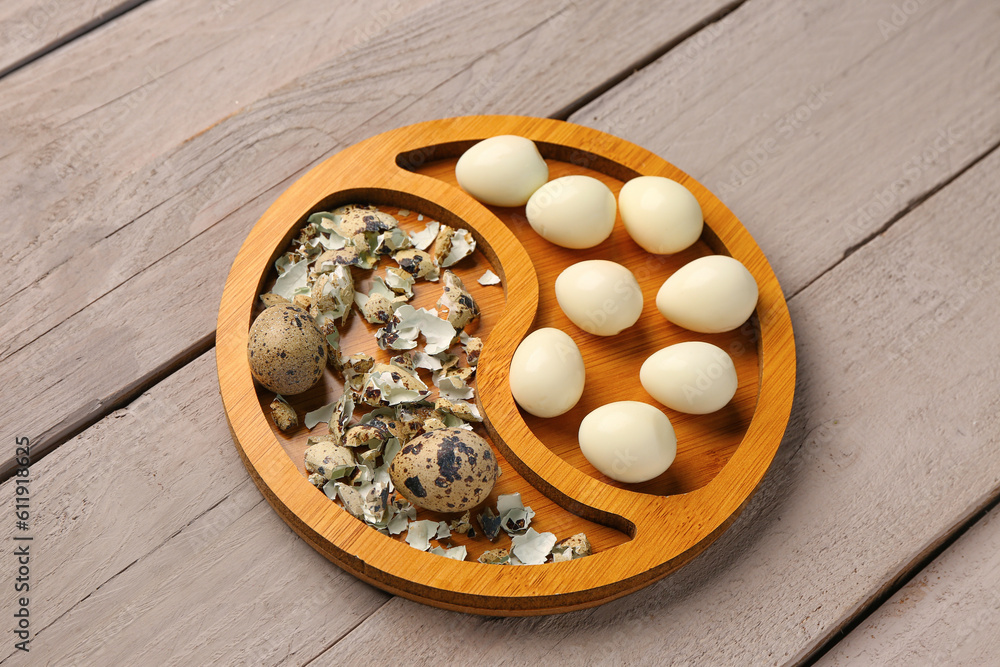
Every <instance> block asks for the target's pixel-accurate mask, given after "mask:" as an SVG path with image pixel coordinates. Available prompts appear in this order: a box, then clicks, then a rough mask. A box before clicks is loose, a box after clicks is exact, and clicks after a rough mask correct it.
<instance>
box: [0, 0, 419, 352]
mask: <svg viewBox="0 0 1000 667" xmlns="http://www.w3.org/2000/svg"><path fill="white" fill-rule="evenodd" d="M429 2H430V0H421V2H415V3H408V4H407V5H406V6H405V7H404V6H403V5H402V3H399V2H396V0H376V1H375V2H372V3H366V4H365V5H364V6H358V5H357V4H347V5H346V6H345V7H343V8H341V9H340V10H339V11H337V12H336V14H335V15H334V14H332V13H331V14H330V15H329V16H327V17H325V18H324V19H323V20H318V18H317V16H316V9H315V5H314V3H312V2H308V1H307V0H298V1H296V2H290V3H286V4H284V5H283V6H282V8H281V9H280V10H278V9H277V8H275V7H274V5H273V3H269V2H265V1H263V0H239V1H238V2H235V1H234V2H229V1H228V0H220V1H219V2H216V3H214V4H206V3H202V2H191V1H187V0H185V1H182V2H151V3H148V4H147V5H145V6H143V7H140V8H138V9H136V10H135V11H134V12H132V13H130V14H128V15H126V16H124V17H122V18H121V19H120V20H118V21H115V22H114V23H113V24H111V25H109V26H106V27H105V28H104V29H103V30H102V31H101V34H100V35H94V36H93V38H91V39H84V40H81V41H79V42H77V43H74V44H71V45H68V46H67V47H66V48H65V49H63V50H60V51H59V53H55V54H52V55H51V56H50V57H47V58H44V59H42V60H41V61H39V62H37V63H35V64H33V65H32V67H31V68H30V69H29V70H27V71H24V72H18V73H16V74H14V75H12V76H10V77H6V78H4V79H3V80H2V81H0V100H2V102H0V146H2V147H3V148H2V150H0V174H2V175H3V177H4V188H3V189H2V190H0V205H2V206H3V209H4V211H5V212H6V219H7V221H8V224H7V225H5V226H4V229H3V230H2V231H0V234H2V236H0V238H2V239H3V240H4V241H5V243H4V245H3V248H2V249H0V258H2V259H3V260H4V261H10V262H14V261H16V262H18V263H19V264H20V265H21V266H22V267H23V270H22V271H20V272H18V273H17V275H6V276H3V277H2V278H0V299H2V300H3V308H5V309H6V310H4V311H3V312H5V313H8V314H10V315H15V313H17V312H19V311H20V310H21V309H22V308H23V306H24V304H25V303H27V302H28V301H26V299H32V298H38V297H40V296H41V295H42V294H43V293H47V292H49V291H51V289H50V288H51V287H52V286H54V285H55V284H56V283H57V282H58V283H62V284H63V285H64V289H62V290H61V291H60V290H56V291H54V292H52V296H53V298H52V300H51V302H50V303H51V305H50V307H49V308H47V309H45V310H46V313H45V314H43V313H39V316H38V317H36V318H34V319H28V320H22V322H21V323H20V325H19V327H17V328H7V329H4V330H3V339H4V343H3V346H2V347H0V358H3V357H6V356H8V355H9V354H11V352H13V351H14V350H17V349H18V348H19V347H21V346H22V345H24V344H26V343H27V342H29V341H31V340H33V339H34V338H35V337H36V336H38V335H39V334H41V333H44V332H45V331H46V330H47V329H48V328H50V327H51V326H53V325H54V324H55V323H57V322H59V321H61V320H60V319H59V317H60V316H63V317H64V316H65V315H66V314H67V313H73V312H76V311H77V310H79V309H80V308H81V307H82V306H84V305H86V304H88V303H90V302H91V301H93V300H94V299H95V298H97V297H99V296H100V295H102V294H104V293H106V292H107V291H108V290H110V289H113V288H114V287H115V286H116V285H118V284H120V282H121V280H122V278H123V272H124V275H132V272H134V271H135V270H136V261H135V258H134V255H135V254H136V253H137V252H138V253H139V254H140V255H141V254H142V253H143V252H149V251H150V250H151V249H150V248H147V246H149V245H150V244H151V243H153V242H155V245H156V247H161V246H163V245H164V244H166V251H169V250H173V249H175V248H176V244H180V243H183V241H186V240H189V239H190V238H191V236H192V235H196V234H197V232H198V231H200V230H202V229H203V228H204V227H203V226H204V225H205V224H207V223H206V221H205V220H198V219H195V218H196V216H195V214H196V213H198V212H199V210H198V208H199V207H200V206H201V205H203V204H204V203H205V202H204V197H205V194H206V193H205V191H206V190H209V189H213V188H218V187H220V186H221V185H222V184H221V183H216V182H215V180H213V179H207V178H206V174H205V173H200V174H186V173H185V171H184V170H183V169H182V168H179V166H178V165H170V164H169V163H165V162H164V161H162V160H161V161H159V162H158V161H157V160H156V158H157V157H158V156H162V155H163V154H164V153H166V152H168V151H170V150H172V149H175V148H176V147H177V146H178V145H179V144H182V143H183V142H185V141H187V140H188V139H190V138H191V137H192V136H194V135H196V134H198V133H200V132H203V131H204V130H205V129H206V128H208V127H211V126H213V125H215V124H216V123H218V122H220V121H221V120H223V119H224V118H226V117H228V116H230V115H232V114H233V113H235V112H237V111H239V110H240V109H241V108H243V107H245V106H247V105H248V104H249V103H251V102H252V101H254V100H256V99H258V98H259V97H261V96H264V95H266V94H267V93H269V92H271V91H272V90H274V89H275V88H277V87H280V86H282V85H284V84H286V83H288V82H289V81H291V80H293V79H295V78H296V77H298V76H301V75H302V74H303V73H305V72H308V71H310V70H312V69H313V68H314V67H316V65H317V62H318V61H319V62H326V61H328V60H330V59H333V58H349V57H350V54H351V53H353V52H355V51H358V50H360V49H363V48H364V46H365V43H366V40H367V39H369V38H370V37H371V36H372V35H374V34H377V33H378V32H379V31H381V30H384V29H386V28H390V26H394V25H396V24H398V23H399V22H401V21H403V20H404V19H405V18H406V16H408V15H409V13H410V12H412V11H417V10H419V9H420V8H421V7H423V6H425V5H427V4H428V3H429ZM334 30H336V31H338V34H341V35H342V36H343V37H342V38H341V39H336V40H332V39H331V37H330V35H331V33H332V32H333V31H334ZM262 44H266V45H267V47H268V48H266V49H264V48H261V45H262ZM276 53H280V55H281V57H280V59H277V58H276V57H275V54H276ZM279 62H280V65H279V64H278V63H279ZM192 82H197V84H198V86H197V88H195V89H193V88H192ZM244 138H245V139H247V140H252V137H244ZM218 157H219V159H220V160H227V159H231V157H230V156H218ZM171 166H173V167H174V169H171V168H170V167H171ZM140 170H141V171H142V178H138V179H132V180H131V181H130V182H129V191H130V192H129V196H130V197H132V198H135V199H137V203H138V206H136V207H134V208H125V209H123V210H122V209H118V208H116V206H115V205H114V204H113V203H112V202H113V198H114V197H115V196H116V194H115V193H118V195H117V196H122V195H123V194H124V191H123V190H122V188H121V185H122V180H125V179H128V178H129V176H130V175H132V174H133V173H134V172H137V171H140ZM185 179H187V180H186V181H185ZM164 180H168V181H169V182H174V183H175V185H174V187H175V188H176V187H177V185H179V184H180V182H184V184H185V185H186V186H187V187H193V186H194V185H195V184H197V185H198V186H199V187H197V188H194V191H193V192H191V193H190V199H189V200H188V202H187V207H186V208H185V211H186V213H183V214H181V212H180V211H177V210H175V211H174V213H175V215H177V216H178V218H179V219H180V220H181V221H182V224H178V223H177V222H176V221H174V223H173V224H172V225H171V228H170V235H169V236H168V235H167V231H166V230H160V232H159V235H157V234H156V232H153V231H150V230H146V231H145V232H144V233H143V234H135V229H132V230H129V231H130V232H131V235H130V233H129V232H124V230H123V228H124V227H128V226H129V225H130V223H132V222H134V221H135V220H136V219H137V218H139V217H141V216H142V214H143V213H145V212H146V211H148V210H149V208H151V207H155V206H156V205H157V203H162V200H161V201H160V202H155V201H154V200H155V196H154V197H153V199H150V198H149V197H150V195H152V194H153V193H149V192H148V190H149V189H150V188H160V187H163V186H162V181H164ZM206 181H207V182H206ZM212 191H214V189H213V190H212ZM109 200H112V201H109ZM120 203H121V202H119V204H120ZM109 204H110V205H109ZM203 213H205V214H207V215H209V216H210V215H211V213H209V212H207V211H206V212H203ZM214 221H215V220H214V219H212V220H211V222H214ZM145 222H146V221H145V220H144V221H143V222H140V223H139V224H138V225H137V226H139V227H142V226H143V224H144V223H145ZM168 238H173V239H177V240H176V241H175V242H174V243H173V244H169V243H167V239H168ZM162 256H163V255H162V253H155V255H154V257H153V259H158V258H160V257H162ZM95 261H97V262H100V263H101V264H102V265H103V266H104V267H105V271H103V272H94V271H92V270H88V269H89V267H91V266H93V262H95ZM150 261H152V260H150ZM140 266H142V265H140ZM129 267H132V269H131V271H132V272H130V269H129ZM71 275H77V276H78V275H86V276H88V280H83V281H70V280H67V277H68V276H71ZM53 281H54V282H53ZM68 283H69V284H70V286H68V287H65V286H66V285H67V284H68ZM59 292H61V293H59ZM23 316H24V313H22V317H23ZM15 334H17V335H15Z"/></svg>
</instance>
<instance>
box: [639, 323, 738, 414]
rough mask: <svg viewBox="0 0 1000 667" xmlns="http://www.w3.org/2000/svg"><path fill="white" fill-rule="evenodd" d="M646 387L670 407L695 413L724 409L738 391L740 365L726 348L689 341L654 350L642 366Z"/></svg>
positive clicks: (643, 381)
mask: <svg viewBox="0 0 1000 667" xmlns="http://www.w3.org/2000/svg"><path fill="white" fill-rule="evenodd" d="M639 381H640V382H642V388H643V389H645V390H646V391H648V392H649V394H650V395H651V396H652V397H653V398H655V399H656V400H658V401H659V402H660V403H663V404H664V405H665V406H667V407H668V408H672V409H674V410H677V411H678V412H686V413H688V414H692V415H706V414H708V413H710V412H715V411H716V410H719V409H721V408H722V407H723V406H725V405H726V404H727V403H729V401H731V400H732V399H733V396H734V395H736V386H737V384H738V383H737V379H736V366H734V365H733V360H732V358H731V357H730V356H729V355H728V354H726V352H725V350H723V349H721V348H719V347H717V346H715V345H712V344H711V343H705V342H702V341H688V342H686V343H677V344H676V345H670V346H669V347H665V348H663V349H662V350H660V351H659V352H655V353H653V354H652V355H651V356H650V357H649V358H648V359H646V361H645V362H643V364H642V368H640V369H639Z"/></svg>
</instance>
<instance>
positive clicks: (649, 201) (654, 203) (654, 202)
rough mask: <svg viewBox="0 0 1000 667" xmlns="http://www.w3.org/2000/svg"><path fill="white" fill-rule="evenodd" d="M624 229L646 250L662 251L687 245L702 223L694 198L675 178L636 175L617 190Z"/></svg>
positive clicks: (670, 250)
mask: <svg viewBox="0 0 1000 667" xmlns="http://www.w3.org/2000/svg"><path fill="white" fill-rule="evenodd" d="M618 208H619V209H620V210H621V214H622V222H623V223H624V224H625V231H627V232H628V234H629V236H631V237H632V239H633V240H634V241H635V242H636V243H638V244H639V245H640V246H642V248H643V249H644V250H645V251H646V252H651V253H653V254H657V255H665V254H670V253H675V252H680V251H681V250H684V249H685V248H687V247H689V246H691V245H692V244H693V243H694V242H695V241H697V240H698V237H700V236H701V230H702V227H703V226H704V222H705V219H704V216H703V215H702V211H701V206H700V205H699V204H698V200H697V199H695V196H694V195H693V194H691V191H690V190H688V189H687V188H686V187H684V186H683V185H681V184H680V183H678V182H677V181H673V180H670V179H669V178H664V177H662V176H639V177H638V178H633V179H632V180H630V181H628V182H627V183H626V184H625V185H624V186H622V189H621V192H619V193H618Z"/></svg>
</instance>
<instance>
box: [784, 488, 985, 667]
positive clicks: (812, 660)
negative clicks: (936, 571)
mask: <svg viewBox="0 0 1000 667" xmlns="http://www.w3.org/2000/svg"><path fill="white" fill-rule="evenodd" d="M997 507H1000V487H998V488H996V489H994V490H993V494H992V496H991V497H990V498H989V499H987V501H986V502H985V503H983V505H982V506H981V507H980V508H979V509H977V510H976V511H974V512H972V513H971V514H970V515H969V516H968V517H967V518H966V519H965V520H964V521H961V522H960V523H958V524H957V525H956V526H955V528H954V529H953V530H951V531H950V532H948V533H947V534H946V535H944V536H942V538H941V539H940V540H939V541H938V543H937V544H931V545H928V547H927V550H926V551H924V552H923V553H921V554H919V555H918V556H917V558H914V559H913V560H912V561H910V562H909V563H908V564H907V565H906V567H905V568H903V569H902V570H900V572H899V574H898V575H897V576H896V577H894V578H893V579H892V580H891V581H889V582H888V583H886V585H885V586H883V587H882V589H881V590H880V591H878V592H877V593H876V595H874V596H873V597H872V598H871V599H869V600H868V601H867V602H865V603H864V604H863V605H861V607H859V608H858V611H857V613H855V614H854V615H853V616H851V617H849V618H847V619H845V622H844V623H843V625H841V626H840V627H838V628H834V629H833V631H832V632H831V633H830V635H829V636H828V637H827V638H826V639H825V640H824V641H823V642H821V643H820V644H819V645H818V646H817V647H816V650H815V651H813V652H812V653H810V654H809V656H808V657H807V658H806V659H805V660H803V661H802V662H801V663H800V665H802V667H812V666H813V665H815V664H816V663H818V662H819V661H820V660H822V658H823V656H825V655H826V654H827V653H829V652H830V651H831V650H832V649H833V648H834V647H835V646H836V645H837V644H839V643H840V642H841V640H843V639H845V638H846V637H847V636H848V635H850V634H851V632H853V631H854V630H855V629H856V628H858V627H859V626H860V625H861V624H862V623H864V622H865V621H867V620H868V619H869V618H871V616H872V614H874V613H876V612H877V611H878V610H879V609H881V608H882V607H883V606H884V605H885V604H886V603H887V602H889V600H891V599H892V597H893V596H894V595H896V593H898V592H899V591H900V590H902V589H903V588H905V587H906V586H907V585H908V584H909V583H910V582H911V581H913V579H914V578H915V577H916V576H917V575H919V574H920V573H921V572H923V571H924V570H925V569H926V568H927V567H928V566H929V565H930V564H931V563H933V562H934V561H935V560H937V559H938V557H939V556H941V554H943V553H944V552H946V551H947V550H948V549H950V548H951V547H952V546H953V545H954V544H955V542H957V541H958V540H960V539H961V538H962V536H963V535H965V534H966V533H968V532H969V531H970V530H971V529H972V528H973V526H975V525H976V524H977V523H979V522H980V521H982V520H983V519H984V518H985V517H986V516H987V515H988V514H989V513H990V512H992V511H993V510H994V509H996V508H997Z"/></svg>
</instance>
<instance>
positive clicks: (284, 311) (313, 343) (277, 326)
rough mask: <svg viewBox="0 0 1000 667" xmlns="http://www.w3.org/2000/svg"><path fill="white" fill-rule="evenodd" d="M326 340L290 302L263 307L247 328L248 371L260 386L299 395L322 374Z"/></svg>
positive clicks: (310, 319) (310, 318)
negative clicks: (248, 334) (262, 310)
mask: <svg viewBox="0 0 1000 667" xmlns="http://www.w3.org/2000/svg"><path fill="white" fill-rule="evenodd" d="M326 355H327V352H326V339H325V338H324V337H323V334H322V333H321V332H320V330H319V328H318V327H317V326H316V321H315V320H314V319H313V318H312V317H310V315H309V313H307V312H306V311H304V310H303V309H301V308H299V307H298V306H293V305H291V304H279V305H276V306H271V307H270V308H266V309H265V310H264V312H262V313H261V314H260V315H258V316H257V319H256V320H254V323H253V326H251V327H250V338H249V342H248V343H247V358H248V359H249V361H250V372H251V374H252V375H253V378H254V379H255V380H257V382H259V383H260V384H261V385H263V386H264V388H266V389H269V390H270V391H273V392H274V393H276V394H281V395H283V396H288V395H292V394H301V393H302V392H304V391H305V390H307V389H309V388H310V387H312V386H313V385H314V384H316V383H317V382H318V381H319V379H320V378H321V377H323V368H324V367H325V366H326Z"/></svg>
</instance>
